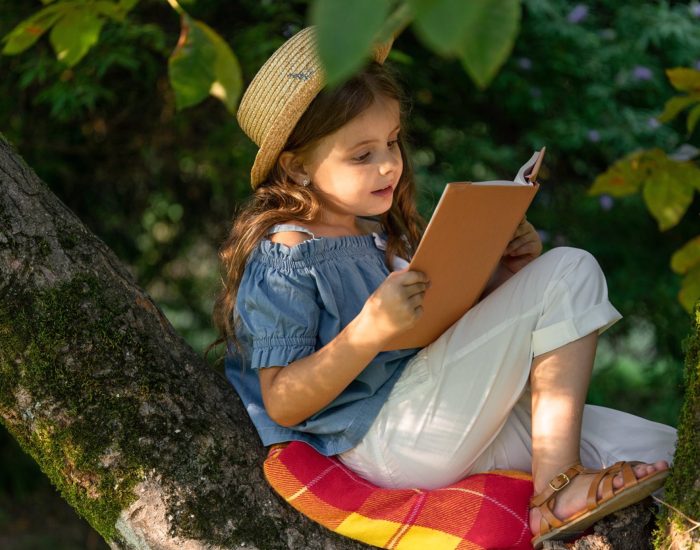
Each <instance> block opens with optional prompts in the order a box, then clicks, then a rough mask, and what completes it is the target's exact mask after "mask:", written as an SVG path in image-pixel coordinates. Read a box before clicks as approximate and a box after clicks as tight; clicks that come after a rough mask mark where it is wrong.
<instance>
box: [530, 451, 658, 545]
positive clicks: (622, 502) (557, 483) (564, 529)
mask: <svg viewBox="0 0 700 550" xmlns="http://www.w3.org/2000/svg"><path fill="white" fill-rule="evenodd" d="M637 464H641V462H624V461H621V462H616V463H615V464H613V465H612V466H609V467H608V468H604V469H602V470H589V469H587V468H584V467H583V466H581V464H578V463H577V464H574V465H572V466H570V467H569V468H567V469H566V470H565V471H564V472H562V473H560V474H558V475H557V476H555V477H554V478H552V480H551V481H550V482H549V484H548V486H547V488H546V489H545V490H544V491H542V492H541V493H540V494H538V495H535V496H533V497H532V498H531V499H530V508H531V509H532V508H538V509H539V511H540V513H541V514H542V519H541V520H540V534H539V535H537V536H536V537H534V538H533V539H532V545H533V546H534V547H535V548H537V549H539V548H541V547H542V545H543V543H544V542H545V541H547V540H552V539H569V538H574V537H576V536H580V535H581V534H583V532H584V531H585V530H586V529H587V528H588V527H590V526H591V525H593V524H594V523H595V522H596V521H598V520H599V519H602V518H604V517H605V516H607V515H609V514H612V513H613V512H617V511H618V510H621V509H622V508H625V507H627V506H629V505H631V504H634V503H635V502H639V501H640V500H642V499H644V498H646V497H647V496H649V495H650V494H651V493H653V492H654V491H656V490H657V489H658V488H659V487H661V486H662V485H663V483H664V480H665V479H666V477H667V476H668V472H669V471H668V470H661V471H658V472H654V473H653V474H649V475H647V476H644V477H640V478H639V479H637V477H636V476H635V474H634V470H633V469H632V467H633V466H635V465H637ZM584 473H585V474H597V475H596V476H595V477H594V478H593V479H592V481H591V483H590V485H589V486H588V497H587V505H586V508H585V509H584V510H581V511H580V512H577V513H576V514H574V515H572V516H570V517H568V518H566V519H559V518H557V517H556V516H555V515H554V513H553V510H554V501H555V500H556V496H557V494H558V492H559V491H561V490H562V489H563V488H564V487H566V486H567V485H568V484H569V483H571V480H572V479H574V478H575V477H576V476H577V475H579V474H584ZM619 473H621V474H622V479H623V482H624V484H623V485H622V487H620V488H619V489H615V488H614V487H613V478H614V477H615V476H616V475H617V474H619ZM600 483H602V484H603V488H602V489H603V490H602V497H601V498H600V499H598V486H599V484H600Z"/></svg>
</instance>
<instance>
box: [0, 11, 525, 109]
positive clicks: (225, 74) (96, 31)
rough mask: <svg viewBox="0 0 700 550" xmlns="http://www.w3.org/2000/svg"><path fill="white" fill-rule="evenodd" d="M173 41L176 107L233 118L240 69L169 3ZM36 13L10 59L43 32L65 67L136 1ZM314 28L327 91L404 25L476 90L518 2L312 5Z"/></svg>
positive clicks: (8, 48) (489, 71)
mask: <svg viewBox="0 0 700 550" xmlns="http://www.w3.org/2000/svg"><path fill="white" fill-rule="evenodd" d="M166 1H167V3H168V4H169V5H170V7H171V8H172V9H173V10H174V11H175V12H176V13H177V14H178V15H179V16H180V36H179V39H178V41H177V44H176V45H175V48H174V49H173V51H172V53H171V54H170V57H169V59H168V75H169V78H170V84H171V86H172V88H173V91H174V93H175V104H176V107H177V109H178V110H182V109H185V108H187V107H191V106H193V105H196V104H198V103H200V102H201V101H203V100H204V99H205V98H206V97H207V96H209V95H212V96H214V97H216V98H218V99H219V100H221V101H222V102H223V103H224V105H225V106H226V109H228V111H229V112H231V113H234V112H235V110H236V107H237V105H238V101H239V99H240V96H241V94H242V90H243V78H242V75H241V68H240V64H239V62H238V59H237V57H236V55H235V53H234V52H233V51H232V50H231V48H230V47H229V46H228V44H227V43H226V41H225V40H224V39H223V38H222V37H221V36H220V35H219V34H218V33H217V32H216V31H215V30H213V29H212V28H211V27H209V26H208V25H207V24H206V23H204V22H202V21H199V20H197V19H194V18H192V17H191V16H190V15H189V14H188V13H187V12H186V11H185V9H184V8H182V6H181V5H180V4H179V3H178V1H177V0H166ZM42 3H43V4H44V6H45V7H44V8H43V9H41V10H39V11H38V12H37V13H35V14H33V15H32V16H30V17H29V18H27V19H25V20H24V21H22V22H20V23H19V24H18V25H17V26H16V27H15V28H14V29H12V31H10V32H9V33H8V34H7V35H6V36H5V37H3V39H2V42H3V43H4V47H3V49H2V53H3V54H5V55H17V54H20V53H22V52H24V51H25V50H27V49H28V48H30V47H31V46H32V45H34V44H35V43H36V41H37V40H38V39H39V38H40V37H41V36H42V35H43V34H44V33H46V32H47V31H49V41H50V42H51V45H52V47H53V49H54V52H55V53H56V57H57V59H58V60H59V61H60V62H62V63H64V64H65V65H66V66H67V67H73V66H74V65H76V64H77V63H78V62H80V60H82V59H83V58H84V57H85V55H86V54H87V53H88V52H89V50H90V49H91V48H92V47H93V46H94V45H95V44H97V42H98V41H99V37H100V31H101V29H102V26H103V25H104V24H105V23H106V22H108V21H114V22H117V23H121V24H126V23H128V21H127V14H128V13H129V12H130V11H131V10H132V9H133V8H134V7H135V6H136V4H137V3H138V0H42ZM309 15H310V20H311V23H312V24H314V25H316V26H317V28H318V47H319V58H320V60H321V63H322V64H323V66H324V70H325V72H326V80H327V82H328V85H329V86H334V85H337V84H339V83H341V82H342V81H344V80H345V79H347V78H349V77H350V76H351V75H352V74H353V73H355V72H356V71H357V70H359V68H360V67H361V66H362V64H363V62H364V61H365V59H367V57H368V56H369V53H370V52H371V49H372V47H373V45H374V44H376V43H380V42H385V41H386V40H388V39H390V38H392V37H394V38H395V37H397V36H398V35H399V34H400V33H401V32H402V31H403V30H404V29H405V28H406V27H407V26H409V25H411V26H412V28H413V29H414V30H415V32H416V35H417V36H418V37H419V38H420V39H421V41H422V42H423V43H424V44H425V45H426V47H428V48H429V49H431V50H433V51H435V52H436V53H438V54H439V55H442V56H444V57H456V58H458V59H459V60H460V61H461V63H462V66H463V67H464V69H465V70H466V72H467V73H468V74H469V75H470V77H471V78H472V79H473V80H474V82H475V84H476V85H477V86H478V87H479V88H482V89H483V88H485V87H487V86H488V84H489V83H490V82H491V81H492V80H493V78H494V77H495V75H496V74H497V72H498V70H499V69H500V67H501V66H502V65H503V63H504V62H505V61H506V59H507V58H508V56H509V55H510V52H511V51H512V49H513V46H514V44H515V38H516V36H517V34H518V31H519V25H520V16H521V6H520V0H470V1H469V2H463V1H461V0H353V2H347V1H346V0H315V1H314V2H312V4H311V6H310V10H309Z"/></svg>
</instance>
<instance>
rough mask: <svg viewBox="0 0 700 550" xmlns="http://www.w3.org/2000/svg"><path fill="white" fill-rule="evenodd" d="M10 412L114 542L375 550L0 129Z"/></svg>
mask: <svg viewBox="0 0 700 550" xmlns="http://www.w3.org/2000/svg"><path fill="white" fill-rule="evenodd" d="M696 418H697V413H696ZM0 419H2V421H3V423H4V424H5V425H6V427H7V428H8V429H9V431H10V433H12V435H13V436H14V437H15V438H16V439H17V440H18V441H19V442H20V444H21V445H22V447H23V448H24V449H25V450H26V451H27V452H28V453H29V454H31V456H33V457H34V459H35V460H36V461H37V462H38V463H39V465H40V466H41V468H42V470H43V471H44V472H45V473H46V474H47V475H48V476H49V478H50V479H51V481H52V482H53V483H54V484H55V485H56V486H57V487H58V489H59V490H60V492H61V494H62V495H63V497H64V498H65V499H66V500H67V501H68V502H69V503H70V504H71V505H72V506H73V507H74V508H75V509H76V510H77V511H78V513H79V514H81V515H82V516H84V517H85V518H86V519H87V520H88V521H89V522H90V523H91V524H92V525H93V527H95V528H96V529H97V531H99V532H100V534H101V535H102V536H103V537H104V538H105V540H107V541H108V542H109V543H110V545H111V546H112V547H113V548H130V549H131V548H138V549H155V548H158V549H168V548H178V549H182V548H185V549H190V548H191V549H199V548H225V549H228V548H250V549H252V548H259V549H272V548H293V549H301V548H304V549H307V548H309V549H313V548H324V549H329V548H338V549H351V548H356V549H359V548H366V546H364V545H362V544H358V543H356V542H354V541H351V540H349V539H345V538H342V537H339V536H337V535H335V534H333V533H331V532H330V531H327V530H325V529H323V528H322V527H320V526H318V525H316V524H314V523H312V522H310V521H308V520H307V519H306V518H304V517H303V516H301V515H300V514H298V513H297V512H296V511H294V510H293V509H292V508H291V507H289V506H288V505H286V504H285V503H284V502H282V501H281V499H279V498H278V497H277V496H276V495H275V494H274V493H272V492H271V490H270V489H269V488H268V486H267V484H266V482H265V480H264V478H263V477H262V467H261V464H262V460H263V457H264V450H263V448H262V447H261V445H260V443H259V441H258V438H257V436H256V434H255V433H254V430H253V429H252V426H251V424H250V422H249V419H248V417H247V415H246V413H245V411H244V409H243V407H242V406H241V403H240V401H239V400H238V397H237V396H236V395H235V392H234V391H233V390H232V388H231V387H230V386H229V384H228V383H227V382H226V380H225V379H224V378H223V377H222V376H220V375H219V374H218V373H217V372H215V371H213V370H211V369H210V368H208V367H207V365H206V363H205V362H204V361H203V360H202V358H200V357H198V356H197V355H196V354H195V353H194V352H193V351H192V349H191V348H190V347H189V346H188V345H187V344H186V343H185V342H184V341H183V340H182V338H181V337H180V336H178V335H177V334H176V333H175V331H174V330H173V328H172V327H171V325H170V324H169V323H168V321H167V320H166V319H165V317H164V316H163V314H162V313H161V311H160V310H159V309H158V307H157V306H156V305H155V304H154V303H153V301H152V300H151V299H150V298H149V297H148V296H147V295H146V294H145V293H144V291H143V290H141V289H140V288H139V287H138V286H137V285H136V283H135V281H134V280H133V277H132V276H131V275H130V274H129V272H128V271H127V270H126V269H125V268H124V266H122V265H121V263H120V262H119V260H118V259H117V258H116V257H115V256H114V254H113V253H112V252H111V251H110V250H109V249H108V248H107V247H106V246H105V245H104V244H103V243H102V242H101V241H100V240H99V239H97V238H96V237H95V236H94V235H92V234H91V233H90V232H89V231H88V230H87V229H86V228H85V227H84V226H83V225H82V224H81V223H80V221H79V220H78V219H76V217H75V216H74V215H73V214H72V213H71V212H70V211H68V209H67V208H66V207H65V206H64V205H63V204H62V203H61V202H60V201H59V200H58V199H57V198H56V197H55V196H54V195H53V194H52V193H51V192H50V191H49V190H48V189H47V188H46V186H45V185H43V184H42V183H41V182H40V181H39V180H38V178H37V177H36V175H35V174H34V172H33V171H32V170H31V169H29V168H28V167H27V166H26V165H25V164H24V162H23V161H22V160H21V159H20V158H19V156H18V155H17V154H16V153H15V152H14V151H12V149H11V148H10V147H9V146H8V145H7V143H6V142H5V141H4V140H3V139H2V137H1V136H0ZM695 458H697V455H695ZM694 479H695V480H696V487H697V485H698V483H697V479H698V478H697V476H696V477H695V478H694ZM641 513H642V515H643V510H642V512H641ZM635 521H636V520H635ZM635 521H633V522H632V523H635ZM628 523H629V522H628ZM615 529H616V528H615V527H611V528H610V532H611V533H612V532H614V531H615ZM638 531H639V529H638ZM628 537H629V535H628ZM589 538H590V537H589ZM596 540H597V539H596ZM611 540H612V536H611ZM598 542H600V541H598ZM594 543H595V541H593V542H592V544H594ZM603 543H605V541H603ZM596 544H597V543H596ZM594 547H595V548H603V547H604V546H600V545H598V546H593V545H591V546H587V548H594ZM608 547H610V546H608ZM641 547H642V546H637V548H641ZM580 548H584V546H581V547H580Z"/></svg>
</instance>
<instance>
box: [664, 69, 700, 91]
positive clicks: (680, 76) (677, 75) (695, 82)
mask: <svg viewBox="0 0 700 550" xmlns="http://www.w3.org/2000/svg"><path fill="white" fill-rule="evenodd" d="M666 76H668V79H669V80H670V81H671V85H672V86H673V87H674V88H676V90H680V91H681V92H696V93H700V71H698V70H697V69H688V68H686V67H676V68H675V69H666Z"/></svg>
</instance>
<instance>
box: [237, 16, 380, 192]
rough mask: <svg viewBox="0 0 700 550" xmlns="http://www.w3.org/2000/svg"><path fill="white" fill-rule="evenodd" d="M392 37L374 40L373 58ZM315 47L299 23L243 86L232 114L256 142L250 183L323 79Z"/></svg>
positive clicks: (270, 162)
mask: <svg viewBox="0 0 700 550" xmlns="http://www.w3.org/2000/svg"><path fill="white" fill-rule="evenodd" d="M391 43H392V41H391V40H390V41H388V42H386V43H384V44H381V45H379V46H376V47H375V48H374V51H373V58H374V59H375V60H376V61H377V62H379V63H384V60H385V59H386V56H387V55H388V54H389V50H391ZM324 80H325V79H324V73H323V68H322V67H321V62H320V60H319V58H318V55H317V53H316V31H315V27H307V28H305V29H302V30H301V31H299V32H298V33H296V34H295V35H294V36H292V37H291V38H290V39H289V40H287V41H286V42H285V43H284V44H282V46H280V47H279V48H278V49H277V51H276V52H275V53H273V54H272V56H271V57H270V59H268V60H267V61H266V62H265V64H264V65H263V66H262V67H261V68H260V70H259V71H258V74H256V75H255V78H253V81H252V82H251V83H250V85H249V86H248V88H247V89H246V91H245V93H244V94H243V97H242V98H241V103H240V105H239V107H238V113H237V114H236V118H237V119H238V123H239V124H240V125H241V128H242V129H243V131H244V132H245V133H246V135H247V136H248V137H249V138H250V139H252V140H253V141H254V142H255V144H256V145H257V146H258V147H259V148H260V150H259V151H258V154H257V155H256V157H255V163H254V164H253V168H252V169H251V171H250V183H251V185H252V186H253V189H255V188H256V187H257V186H258V185H260V184H261V183H262V182H263V180H264V179H265V176H267V174H268V172H269V171H270V170H271V169H272V167H273V166H274V165H275V162H276V161H277V157H278V156H279V154H280V153H281V152H282V148H283V147H284V144H285V143H286V142H287V139H288V138H289V135H290V134H291V133H292V130H293V129H294V126H295V125H296V123H297V122H298V121H299V119H300V118H301V115H302V114H303V113H304V111H306V108H307V107H308V106H309V104H310V103H311V101H313V99H314V98H315V97H316V95H317V94H318V92H319V91H321V88H323V86H324V84H325V82H324Z"/></svg>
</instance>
